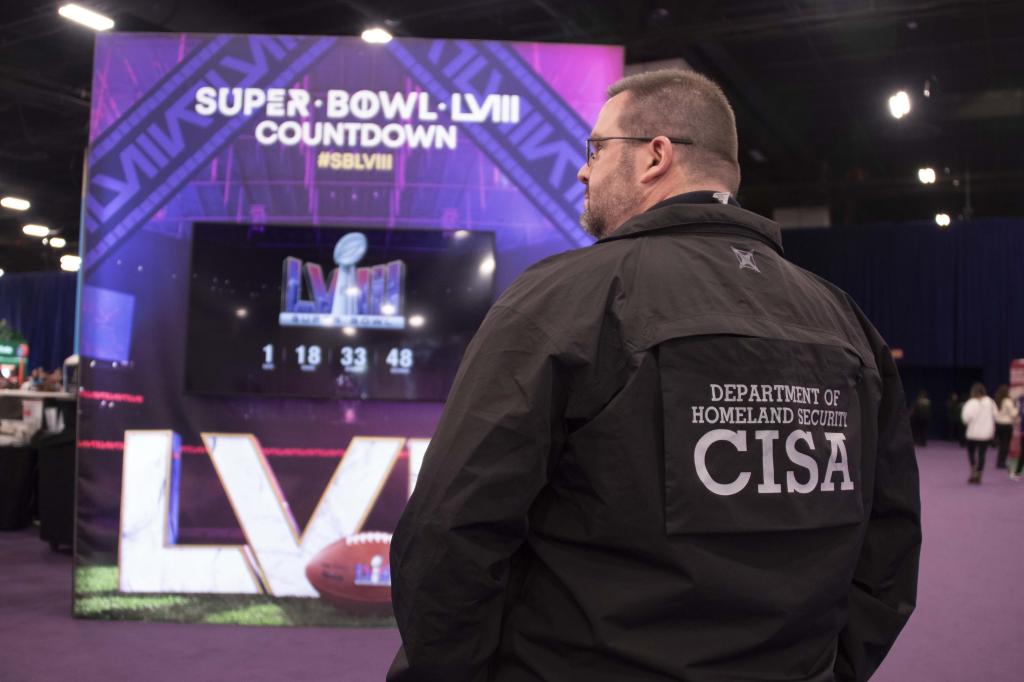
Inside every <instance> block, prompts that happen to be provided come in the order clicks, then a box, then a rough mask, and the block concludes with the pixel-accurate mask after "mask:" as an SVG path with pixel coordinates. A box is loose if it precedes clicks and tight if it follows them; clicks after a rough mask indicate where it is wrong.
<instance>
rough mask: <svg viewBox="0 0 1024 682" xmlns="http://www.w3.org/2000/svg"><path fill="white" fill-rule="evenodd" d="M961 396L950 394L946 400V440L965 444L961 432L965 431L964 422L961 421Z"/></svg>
mask: <svg viewBox="0 0 1024 682" xmlns="http://www.w3.org/2000/svg"><path fill="white" fill-rule="evenodd" d="M961 407H963V406H962V405H961V404H960V396H958V395H957V394H956V393H950V394H949V398H947V399H946V438H947V439H948V440H952V441H956V442H958V443H960V444H961V445H962V444H963V438H962V437H961V435H960V432H961V431H963V430H964V425H963V422H961V421H960V409H961Z"/></svg>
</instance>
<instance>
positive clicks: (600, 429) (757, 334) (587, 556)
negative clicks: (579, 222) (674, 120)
mask: <svg viewBox="0 0 1024 682" xmlns="http://www.w3.org/2000/svg"><path fill="white" fill-rule="evenodd" d="M905 404H906V403H905V402H904V398H903V393H902V389H901V387H900V381H899V377H898V375H897V372H896V368H895V365H894V364H893V360H892V358H891V356H890V354H889V351H888V349H887V348H886V346H885V342H884V341H883V340H882V338H881V337H880V336H879V334H878V332H877V331H875V329H874V328H873V327H872V326H871V323H870V322H868V321H867V320H866V319H865V318H864V316H863V314H862V313H861V312H860V311H859V309H858V308H857V306H856V305H855V304H854V303H853V301H852V300H851V299H850V298H849V297H848V296H847V295H846V294H845V293H843V292H842V291H841V290H839V289H838V288H836V287H834V286H832V285H831V284H829V283H827V282H825V281H823V280H821V279H819V278H818V277H816V276H814V275H812V274H809V273H807V272H806V271H804V270H802V269H800V268H798V267H796V266H794V265H792V264H791V263H789V262H788V261H786V260H785V259H784V258H783V256H782V248H781V244H780V237H779V229H778V226H777V225H775V224H774V223H772V222H771V221H769V220H766V219H764V218H761V217H759V216H757V215H754V214H752V213H750V212H748V211H745V210H743V209H741V208H738V207H735V206H723V205H718V204H706V205H692V204H668V205H664V206H660V207H655V208H654V209H652V210H650V211H648V212H646V213H643V214H641V215H638V216H636V217H634V218H633V219H631V220H630V221H628V222H627V223H626V224H625V225H623V226H622V227H621V228H620V229H619V230H618V231H616V232H615V233H614V235H612V236H610V237H607V238H605V239H603V240H601V241H600V242H598V243H597V244H595V245H593V246H591V247H589V248H585V249H580V250H577V251H572V252H569V253H565V254H561V255H558V256H554V257H552V258H548V259H547V260H545V261H542V262H540V263H538V264H537V265H535V266H533V267H532V268H530V269H529V270H528V271H527V272H526V273H524V274H523V275H522V276H521V277H520V278H519V279H518V280H517V281H516V282H515V283H514V284H513V285H512V286H511V287H510V288H509V289H508V290H507V291H506V292H505V293H504V294H503V295H502V296H501V298H500V299H499V300H498V302H497V303H496V304H495V305H494V307H493V309H492V310H491V311H490V313H489V314H488V316H487V318H486V320H485V321H484V323H483V324H482V326H481V328H480V330H479V332H478V333H477V335H476V337H475V338H474V339H473V342H472V343H471V344H470V346H469V349H468V350H467V352H466V355H465V358H464V359H463V362H462V366H461V367H460V369H459V373H458V376H457V378H456V380H455V384H454V386H453V388H452V392H451V395H450V397H449V400H448V403H447V405H446V406H445V410H444V414H443V416H442V418H441V422H440V424H439V426H438V428H437V432H436V434H435V436H434V438H433V440H432V442H431V444H430V448H429V450H428V452H427V455H426V459H425V462H424V465H423V468H422V470H421V472H420V475H419V481H418V483H417V487H416V490H415V493H414V494H413V496H412V499H411V500H410V502H409V506H408V508H407V509H406V511H405V513H404V515H403V517H402V520H401V522H400V523H399V526H398V529H397V531H396V533H395V535H394V540H393V545H392V552H391V554H392V556H391V570H392V581H393V595H394V607H395V616H396V619H397V621H398V626H399V629H400V630H401V634H402V641H403V648H402V650H400V651H399V653H398V655H397V657H396V659H395V662H394V664H393V665H392V669H391V671H390V673H389V678H388V679H390V680H393V681H395V682H399V681H406V680H443V681H445V682H454V681H458V680H502V681H504V680H554V681H561V680H586V681H587V682H600V681H603V680H616V681H617V680H630V681H633V680H638V681H639V680H814V681H824V680H833V679H835V680H864V679H867V678H868V677H869V676H870V675H871V673H872V672H873V671H874V670H875V668H876V667H877V666H878V664H879V663H880V662H881V660H882V658H883V657H884V656H885V654H886V652H887V651H888V649H889V647H890V646H891V645H892V643H893V641H894V640H895V638H896V636H897V634H898V633H899V631H900V629H901V628H902V627H903V625H904V623H905V622H906V620H907V618H908V617H909V616H910V613H911V611H912V610H913V608H914V603H915V592H916V584H917V562H918V552H919V548H920V542H921V534H920V503H919V500H918V479H917V466H916V463H915V460H914V451H913V446H912V443H911V438H910V432H909V428H908V425H907V420H906V415H905V407H904V406H905Z"/></svg>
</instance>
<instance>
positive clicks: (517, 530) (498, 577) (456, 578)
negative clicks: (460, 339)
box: [388, 305, 564, 682]
mask: <svg viewBox="0 0 1024 682" xmlns="http://www.w3.org/2000/svg"><path fill="white" fill-rule="evenodd" d="M556 366H557V365H556V358H555V352H554V350H553V348H552V346H551V342H550V341H549V340H548V338H547V336H545V334H544V333H543V332H542V331H541V330H540V329H539V328H537V327H536V326H535V325H534V324H533V323H531V322H530V321H529V320H528V319H527V318H525V317H523V316H521V315H520V314H519V313H517V312H515V311H514V310H512V309H510V308H504V307H500V305H499V306H496V307H495V308H493V309H492V310H491V312H490V313H489V314H488V316H487V318H486V319H485V320H484V323H483V324H482V325H481V327H480V330H479V332H478V333H477V335H476V336H475V337H474V339H473V341H472V343H471V344H470V346H469V348H468V349H467V351H466V355H465V357H464V358H463V362H462V365H461V366H460V368H459V372H458V374H457V375H456V379H455V382H454V385H453V387H452V390H451V393H450V394H449V397H448V402H447V404H446V405H445V409H444V412H443V414H442V416H441V421H440V423H439V425H438V427H437V430H436V433H435V435H434V438H433V439H432V440H431V443H430V446H429V448H428V449H427V453H426V455H425V458H424V462H423V467H422V469H421V471H420V474H419V479H418V481H417V484H416V488H415V491H414V493H413V495H412V497H411V499H410V500H409V504H408V506H407V507H406V509H405V511H404V513H403V515H402V518H401V520H400V521H399V524H398V528H397V529H396V531H395V534H394V537H393V539H392V545H391V571H392V599H393V604H394V611H395V619H396V620H397V622H398V628H399V631H400V632H401V635H402V648H401V649H400V650H399V652H398V655H397V656H396V657H395V661H394V663H393V664H392V666H391V670H390V671H389V673H388V680H391V681H392V682H409V681H412V680H460V681H469V680H482V679H485V677H486V671H487V666H488V664H489V662H490V660H491V658H492V657H493V656H494V654H495V651H496V649H497V647H498V643H499V639H500V630H501V620H502V613H503V607H504V600H505V592H506V588H507V586H508V583H509V577H510V559H511V557H512V555H513V554H514V553H515V552H516V550H517V549H518V548H519V547H520V545H521V544H522V542H523V539H524V537H525V535H526V531H527V513H528V511H529V508H530V505H531V504H532V502H533V500H534V499H535V497H536V496H537V494H538V492H539V491H540V490H541V488H542V487H543V486H544V485H545V484H546V482H547V479H548V467H549V461H550V458H551V453H552V452H553V451H554V452H557V450H558V449H559V448H560V441H561V440H562V436H561V424H562V419H561V416H560V415H561V414H562V412H563V410H564V401H563V400H562V399H561V398H560V394H561V393H563V392H564V388H563V382H561V381H560V380H558V378H557V377H556Z"/></svg>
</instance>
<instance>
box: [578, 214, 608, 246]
mask: <svg viewBox="0 0 1024 682" xmlns="http://www.w3.org/2000/svg"><path fill="white" fill-rule="evenodd" d="M580 227H582V228H583V231H584V232H586V233H587V234H589V235H590V236H591V237H593V238H594V239H600V238H601V237H603V236H604V234H603V233H604V230H605V228H606V225H605V224H604V221H603V220H600V219H599V218H598V217H597V216H595V215H594V214H593V213H591V212H590V209H589V208H585V209H583V213H580Z"/></svg>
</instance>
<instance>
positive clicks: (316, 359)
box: [262, 343, 415, 374]
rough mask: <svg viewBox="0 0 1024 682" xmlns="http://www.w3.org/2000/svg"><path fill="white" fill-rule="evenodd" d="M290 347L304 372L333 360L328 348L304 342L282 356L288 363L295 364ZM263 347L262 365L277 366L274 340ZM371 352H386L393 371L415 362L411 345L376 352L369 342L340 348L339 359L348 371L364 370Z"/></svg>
mask: <svg viewBox="0 0 1024 682" xmlns="http://www.w3.org/2000/svg"><path fill="white" fill-rule="evenodd" d="M288 350H290V351H291V355H292V356H293V357H294V361H293V362H294V364H296V365H298V367H299V369H301V370H302V371H303V372H315V371H317V370H318V369H319V368H320V367H321V366H322V365H323V364H324V363H325V361H326V362H327V363H328V364H330V363H331V362H333V360H332V359H331V358H330V357H325V351H324V349H323V348H321V347H320V346H317V345H306V344H300V345H298V346H293V347H291V348H290V349H286V352H285V353H284V355H285V357H284V358H282V361H283V362H284V363H285V365H286V366H287V365H289V364H291V362H290V361H289V357H288V352H287V351H288ZM262 351H263V364H262V368H263V369H264V370H265V371H273V370H275V369H277V365H276V364H275V362H274V361H275V357H274V353H275V349H274V344H272V343H268V344H267V345H265V346H263V348H262ZM327 355H328V356H330V355H333V349H328V350H327ZM371 356H373V357H381V356H383V363H384V365H386V366H387V368H388V371H389V372H390V373H391V374H409V373H410V372H411V371H412V369H413V366H414V364H415V359H414V357H413V353H412V349H411V348H401V347H391V348H388V350H387V351H386V352H384V353H375V352H372V351H371V350H370V349H367V348H366V347H365V346H342V347H341V348H339V349H338V360H337V362H338V365H340V366H341V367H342V368H343V369H344V370H345V371H346V372H351V373H353V374H361V373H363V372H365V371H366V370H367V369H368V368H369V366H370V360H371Z"/></svg>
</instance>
